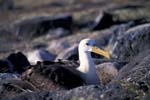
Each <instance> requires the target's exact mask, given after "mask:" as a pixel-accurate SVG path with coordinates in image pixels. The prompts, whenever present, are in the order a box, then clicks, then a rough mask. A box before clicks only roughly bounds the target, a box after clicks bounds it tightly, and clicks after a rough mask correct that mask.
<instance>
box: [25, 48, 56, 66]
mask: <svg viewBox="0 0 150 100" xmlns="http://www.w3.org/2000/svg"><path fill="white" fill-rule="evenodd" d="M26 55H27V58H28V60H29V62H30V63H31V64H36V63H37V62H38V61H53V60H54V59H55V55H53V54H51V53H49V52H48V51H47V50H44V49H39V50H34V51H31V52H27V54H26Z"/></svg>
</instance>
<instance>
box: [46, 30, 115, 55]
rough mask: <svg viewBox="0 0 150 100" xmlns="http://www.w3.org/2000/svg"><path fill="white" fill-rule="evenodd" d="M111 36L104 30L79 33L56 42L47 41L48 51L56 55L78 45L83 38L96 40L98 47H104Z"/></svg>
mask: <svg viewBox="0 0 150 100" xmlns="http://www.w3.org/2000/svg"><path fill="white" fill-rule="evenodd" d="M111 34H112V30H111V29H110V30H109V29H108V30H104V31H100V32H99V31H97V32H93V34H91V32H89V33H81V34H74V35H71V36H68V37H63V38H60V39H57V40H52V41H49V43H48V48H47V49H48V50H49V51H51V52H53V53H54V54H56V55H58V54H60V53H61V52H62V51H65V50H66V49H68V48H70V47H72V46H73V45H75V44H79V42H80V41H81V40H82V39H84V38H92V39H95V40H96V43H97V46H98V47H103V46H106V45H107V44H108V42H109V38H110V36H111Z"/></svg>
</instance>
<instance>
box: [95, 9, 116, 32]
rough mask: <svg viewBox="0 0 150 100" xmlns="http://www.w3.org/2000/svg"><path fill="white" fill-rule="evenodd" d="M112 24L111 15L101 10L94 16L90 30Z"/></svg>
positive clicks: (107, 26)
mask: <svg viewBox="0 0 150 100" xmlns="http://www.w3.org/2000/svg"><path fill="white" fill-rule="evenodd" d="M114 24H115V22H114V21H113V15H111V14H109V13H107V12H103V13H102V14H99V15H98V16H97V17H96V19H95V23H94V25H93V26H92V30H101V29H105V28H109V27H110V26H112V25H114Z"/></svg>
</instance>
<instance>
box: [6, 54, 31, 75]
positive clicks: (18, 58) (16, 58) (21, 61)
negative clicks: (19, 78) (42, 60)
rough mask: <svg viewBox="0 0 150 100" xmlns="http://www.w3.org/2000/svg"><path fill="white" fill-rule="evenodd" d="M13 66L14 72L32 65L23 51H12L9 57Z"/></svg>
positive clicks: (21, 70)
mask: <svg viewBox="0 0 150 100" xmlns="http://www.w3.org/2000/svg"><path fill="white" fill-rule="evenodd" d="M6 60H8V61H9V62H10V63H11V65H12V66H13V72H17V73H22V72H24V71H25V70H26V69H27V67H28V66H29V65H30V63H29V61H28V59H27V57H26V56H25V55H24V54H23V53H22V52H17V53H12V54H10V55H9V56H8V57H7V59H6Z"/></svg>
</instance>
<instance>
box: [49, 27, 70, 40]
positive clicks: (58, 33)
mask: <svg viewBox="0 0 150 100" xmlns="http://www.w3.org/2000/svg"><path fill="white" fill-rule="evenodd" d="M70 34H71V32H70V31H68V30H66V29H64V28H61V27H60V28H56V29H52V30H49V31H48V33H47V38H49V39H54V38H61V37H64V36H68V35H70Z"/></svg>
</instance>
